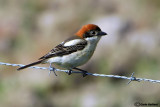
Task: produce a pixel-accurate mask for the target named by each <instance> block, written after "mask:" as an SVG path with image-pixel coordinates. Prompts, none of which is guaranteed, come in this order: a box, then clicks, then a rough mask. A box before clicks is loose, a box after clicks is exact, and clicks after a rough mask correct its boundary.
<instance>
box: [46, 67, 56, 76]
mask: <svg viewBox="0 0 160 107" xmlns="http://www.w3.org/2000/svg"><path fill="white" fill-rule="evenodd" d="M52 71H53V72H54V75H55V76H57V74H56V72H55V68H54V67H49V73H48V74H49V75H50V74H51V72H52Z"/></svg>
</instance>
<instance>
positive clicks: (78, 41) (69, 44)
mask: <svg viewBox="0 0 160 107" xmlns="http://www.w3.org/2000/svg"><path fill="white" fill-rule="evenodd" d="M81 41H82V40H81V39H74V40H70V41H68V42H66V43H65V44H64V46H73V45H76V44H78V43H80V42H81Z"/></svg>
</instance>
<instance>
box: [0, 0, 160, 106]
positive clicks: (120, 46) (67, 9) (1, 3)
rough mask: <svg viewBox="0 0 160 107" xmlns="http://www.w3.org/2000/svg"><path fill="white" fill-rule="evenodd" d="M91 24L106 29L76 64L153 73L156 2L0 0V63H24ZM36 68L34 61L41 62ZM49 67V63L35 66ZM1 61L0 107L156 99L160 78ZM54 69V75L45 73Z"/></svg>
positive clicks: (159, 62) (157, 66)
mask: <svg viewBox="0 0 160 107" xmlns="http://www.w3.org/2000/svg"><path fill="white" fill-rule="evenodd" d="M88 23H94V24H97V25H99V26H100V27H101V29H102V30H103V31H105V32H107V33H108V35H107V36H105V37H103V38H102V39H101V40H100V42H99V44H98V47H97V49H96V52H95V53H94V55H93V57H92V59H91V60H90V61H89V62H88V63H87V64H86V65H84V66H82V67H81V68H83V69H85V70H87V71H88V72H92V73H94V72H95V73H104V74H117V75H125V76H130V75H131V73H132V72H135V76H136V77H144V78H152V79H160V48H159V47H160V1H159V0H154V1H151V0H132V1H126V0H125V1H124V0H114V1H113V0H110V1H107V0H87V1H86V0H79V1H75V0H70V1H64V0H0V61H1V62H10V63H21V64H28V63H30V62H33V61H36V60H37V59H38V58H39V57H41V56H42V55H44V54H45V53H47V52H48V51H49V50H50V49H52V48H53V47H54V46H56V45H57V44H58V43H60V42H62V41H63V40H64V39H66V38H67V37H69V36H71V35H73V34H74V33H75V32H76V31H77V30H78V29H79V28H80V27H81V26H82V25H85V24H88ZM40 66H41V65H40ZM42 66H48V65H42ZM16 69H17V67H9V66H0V107H132V106H133V107H134V103H135V102H144V103H159V105H160V94H159V93H160V87H159V84H152V83H147V82H140V83H139V82H132V83H131V84H129V85H126V83H127V82H128V81H126V80H120V79H112V78H102V77H91V76H87V77H85V78H83V77H82V76H81V75H79V74H72V75H71V76H68V75H67V74H65V73H61V72H57V74H58V76H57V77H56V76H54V75H50V76H48V71H45V70H37V69H30V68H28V69H26V70H23V71H20V72H18V71H16ZM52 74H53V73H52Z"/></svg>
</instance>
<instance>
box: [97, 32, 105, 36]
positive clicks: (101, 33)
mask: <svg viewBox="0 0 160 107" xmlns="http://www.w3.org/2000/svg"><path fill="white" fill-rule="evenodd" d="M97 35H98V36H104V35H107V33H106V32H102V31H100V32H98V34H97Z"/></svg>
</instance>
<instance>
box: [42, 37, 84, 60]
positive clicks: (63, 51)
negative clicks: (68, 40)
mask: <svg viewBox="0 0 160 107" xmlns="http://www.w3.org/2000/svg"><path fill="white" fill-rule="evenodd" d="M64 44H65V43H61V44H59V45H57V46H56V47H55V48H53V49H52V50H51V51H50V52H49V53H48V54H46V55H44V56H42V57H41V58H39V59H48V58H51V57H55V56H63V55H68V54H70V53H73V52H77V51H79V50H82V49H84V48H85V46H86V45H87V41H86V40H83V41H81V42H79V43H77V44H75V45H72V46H64Z"/></svg>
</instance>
